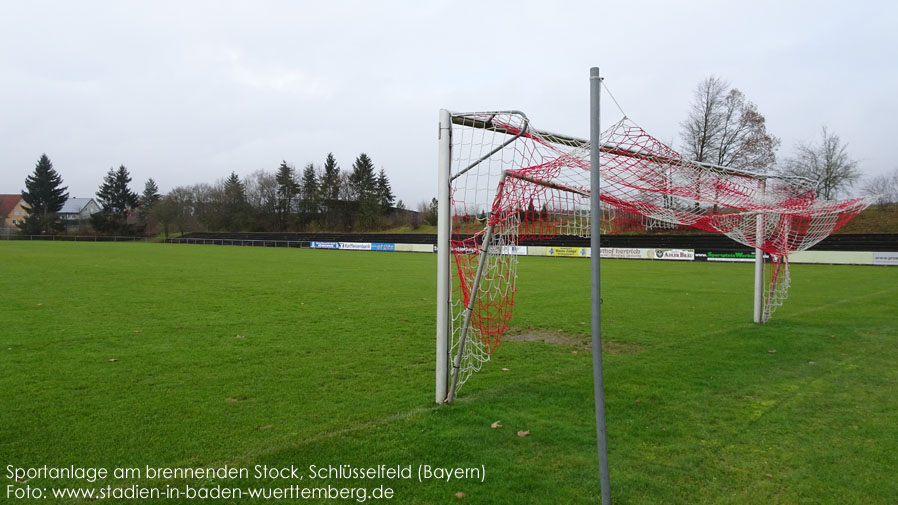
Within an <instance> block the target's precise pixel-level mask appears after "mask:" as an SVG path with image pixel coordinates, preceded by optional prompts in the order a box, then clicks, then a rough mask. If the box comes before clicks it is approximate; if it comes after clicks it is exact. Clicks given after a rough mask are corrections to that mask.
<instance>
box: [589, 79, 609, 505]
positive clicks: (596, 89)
mask: <svg viewBox="0 0 898 505" xmlns="http://www.w3.org/2000/svg"><path fill="white" fill-rule="evenodd" d="M601 95H602V78H601V77H600V74H599V69H598V67H592V68H591V69H589V160H590V161H589V170H590V197H589V214H590V217H589V225H590V241H589V246H590V251H591V259H590V273H591V277H592V282H591V286H590V288H591V290H592V375H593V388H594V390H595V397H596V439H597V445H598V452H599V478H600V480H601V484H602V505H611V478H610V477H609V474H608V445H607V443H606V438H605V384H604V380H603V377H602V277H601V273H602V270H601V257H602V248H601V245H600V243H599V242H600V241H599V234H600V233H601V223H600V222H601V217H602V214H601V202H600V198H599V197H600V194H601V180H600V178H599V171H600V168H601V161H600V159H599V148H600V145H601V135H602V122H601V117H600V116H599V112H600V110H601V109H600V107H599V98H600V97H601Z"/></svg>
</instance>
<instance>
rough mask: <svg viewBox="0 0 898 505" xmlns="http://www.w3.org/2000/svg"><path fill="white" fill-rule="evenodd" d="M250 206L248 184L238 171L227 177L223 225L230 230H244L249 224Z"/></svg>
mask: <svg viewBox="0 0 898 505" xmlns="http://www.w3.org/2000/svg"><path fill="white" fill-rule="evenodd" d="M249 211H250V206H249V202H248V201H247V199H246V185H245V184H243V182H242V181H241V180H240V177H238V176H237V174H236V173H234V172H231V175H229V176H228V178H227V179H225V182H224V185H223V187H222V208H221V223H220V224H221V226H222V227H223V228H224V229H225V230H228V231H242V230H244V229H246V228H247V227H248V226H249V221H250V217H251V216H250V212H249Z"/></svg>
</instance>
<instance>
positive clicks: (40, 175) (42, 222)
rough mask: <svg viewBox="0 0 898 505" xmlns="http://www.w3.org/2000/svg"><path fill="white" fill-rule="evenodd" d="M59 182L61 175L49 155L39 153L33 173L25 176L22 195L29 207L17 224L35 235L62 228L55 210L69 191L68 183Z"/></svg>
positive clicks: (66, 198) (61, 204)
mask: <svg viewBox="0 0 898 505" xmlns="http://www.w3.org/2000/svg"><path fill="white" fill-rule="evenodd" d="M60 186H62V177H60V176H59V174H58V173H57V172H56V170H54V169H53V163H52V162H51V161H50V158H48V157H47V155H46V154H42V155H41V157H40V159H39V160H38V162H37V164H36V165H35V166H34V173H33V174H32V175H29V176H28V177H26V178H25V191H22V199H23V200H25V203H27V204H28V206H29V207H31V208H30V210H29V211H28V217H26V218H25V222H24V223H23V224H22V226H21V229H22V231H23V232H25V233H27V234H31V235H35V234H39V233H51V232H53V231H61V230H62V229H63V228H64V225H63V224H62V223H61V222H60V220H59V216H58V215H57V213H58V212H59V210H60V209H62V206H63V205H64V204H65V202H66V200H68V199H69V194H68V193H67V192H66V189H68V187H60Z"/></svg>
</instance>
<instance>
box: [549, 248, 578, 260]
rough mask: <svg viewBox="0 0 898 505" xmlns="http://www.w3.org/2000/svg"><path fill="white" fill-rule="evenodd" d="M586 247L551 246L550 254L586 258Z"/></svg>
mask: <svg viewBox="0 0 898 505" xmlns="http://www.w3.org/2000/svg"><path fill="white" fill-rule="evenodd" d="M586 249H587V248H585V247H549V250H548V253H549V256H560V257H562V258H586V257H587V256H586Z"/></svg>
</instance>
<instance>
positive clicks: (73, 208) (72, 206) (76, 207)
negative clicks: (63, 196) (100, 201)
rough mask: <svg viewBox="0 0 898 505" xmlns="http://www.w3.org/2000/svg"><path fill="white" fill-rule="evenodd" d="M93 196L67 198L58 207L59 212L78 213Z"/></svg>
mask: <svg viewBox="0 0 898 505" xmlns="http://www.w3.org/2000/svg"><path fill="white" fill-rule="evenodd" d="M91 200H93V198H69V199H68V200H66V201H65V203H64V204H63V205H62V208H61V209H59V213H60V214H78V213H79V212H81V211H82V210H84V207H85V206H86V205H87V204H88V203H90V201H91Z"/></svg>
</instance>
